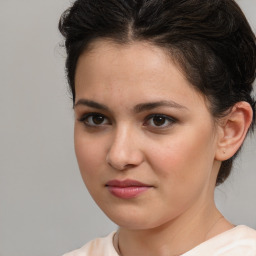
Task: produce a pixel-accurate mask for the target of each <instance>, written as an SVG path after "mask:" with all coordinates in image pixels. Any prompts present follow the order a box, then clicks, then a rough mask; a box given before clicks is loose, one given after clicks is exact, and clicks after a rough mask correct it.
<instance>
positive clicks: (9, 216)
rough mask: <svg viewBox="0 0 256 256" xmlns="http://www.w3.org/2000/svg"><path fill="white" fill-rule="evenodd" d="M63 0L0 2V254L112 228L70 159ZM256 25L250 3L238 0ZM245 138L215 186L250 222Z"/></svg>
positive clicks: (56, 249) (252, 151)
mask: <svg viewBox="0 0 256 256" xmlns="http://www.w3.org/2000/svg"><path fill="white" fill-rule="evenodd" d="M69 3H70V1H68V0H43V1H42V0H0V24H1V28H0V81H1V92H0V120H1V121H0V157H1V158H0V159H1V161H0V203H1V204H0V256H46V255H47V256H54V255H61V254H62V253H64V252H67V251H70V250H71V249H74V248H77V247H79V246H81V245H83V244H84V243H85V242H86V241H88V240H90V239H92V238H94V237H97V236H101V235H106V234H107V233H108V232H110V231H112V230H113V229H115V228H116V227H115V225H114V224H113V223H111V222H110V221H109V220H108V219H107V218H106V217H105V216H104V215H103V214H102V213H101V211H100V210H99V209H98V207H97V206H96V205H95V204H94V203H93V201H92V200H91V199H90V197H89V195H88V193H87V191H86V189H85V188H84V185H83V183H82V180H81V178H80V174H79V170H78V167H77V163H76V160H75V155H74V152H73V151H74V149H73V113H72V105H71V100H70V98H69V94H68V91H67V83H66V80H65V75H64V60H65V53H64V51H63V50H62V49H60V47H59V43H60V42H61V37H60V35H59V33H58V31H57V23H58V19H59V16H60V14H61V13H62V11H64V9H65V8H66V7H68V6H69ZM238 3H239V4H240V5H241V7H242V8H243V9H244V11H245V13H246V15H247V17H248V18H249V21H250V23H251V25H252V27H253V29H254V31H256V15H255V13H256V1H255V0H240V1H238ZM255 138H256V137H255V135H254V137H250V139H248V140H247V143H246V144H247V145H246V147H245V148H244V150H243V154H242V157H241V158H239V159H238V161H237V162H236V168H235V171H234V172H233V174H232V176H231V177H230V179H229V180H228V181H227V182H226V183H225V184H224V185H223V186H221V187H219V188H218V189H217V191H216V201H217V204H218V206H219V207H220V209H221V210H222V212H223V213H224V214H225V215H226V216H227V217H228V218H229V219H230V220H231V221H233V222H234V223H235V224H240V223H243V224H247V225H249V226H251V227H254V228H256V216H255V212H256V203H255V202H256V199H255V198H256V186H255V181H256V170H255V169H256V168H255V165H256V143H255Z"/></svg>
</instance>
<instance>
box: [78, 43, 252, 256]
mask: <svg viewBox="0 0 256 256" xmlns="http://www.w3.org/2000/svg"><path fill="white" fill-rule="evenodd" d="M75 90H76V100H75V106H74V110H75V119H76V120H75V129H74V137H75V151H76V156H77V160H78V164H79V168H80V171H81V175H82V178H83V180H84V183H85V185H86V186H87V188H88V191H89V192H90V194H91V196H92V197H93V199H94V200H95V202H96V203H97V204H98V205H99V207H100V208H101V209H102V210H103V211H104V212H105V214H106V215H107V216H108V217H109V218H110V219H111V220H112V221H114V222H115V223H116V224H117V225H119V227H120V228H119V231H118V240H119V241H118V243H119V249H120V251H121V253H122V255H125V256H129V255H147V256H150V255H160V256H161V255H178V254H181V253H184V252H186V251H188V250H190V249H191V248H193V247H195V246H196V245H198V244H200V243H201V242H203V241H205V240H207V239H209V238H211V237H213V236H215V235H217V234H219V233H221V232H224V231H226V230H228V229H230V228H232V227H233V225H232V224H230V223H229V222H228V221H227V220H225V218H224V217H223V216H222V215H221V214H220V212H219V211H218V210H217V208H216V206H215V203H214V188H215V182H216V177H217V173H218V170H219V168H220V164H221V161H222V160H224V159H225V158H228V157H229V156H230V154H232V152H231V150H230V152H229V147H228V146H227V145H228V140H227V138H228V135H229V134H228V132H229V131H232V134H235V133H234V132H233V130H232V125H233V124H235V122H233V123H231V122H229V121H227V120H226V121H225V120H224V121H223V122H222V125H219V124H216V122H214V119H213V117H212V115H211V113H210V112H209V110H208V107H207V102H206V101H205V99H204V98H203V96H202V95H201V94H199V93H198V92H196V91H195V90H194V89H193V87H192V86H191V85H190V84H189V82H188V81H187V80H186V78H185V77H184V75H183V74H182V72H181V71H180V68H179V67H178V66H177V65H176V64H174V63H173V62H172V61H171V60H170V59H169V58H168V57H167V56H166V53H165V52H164V51H163V50H162V49H160V48H158V47H156V46H152V45H150V44H147V43H142V42H134V43H132V44H129V45H118V44H114V43H113V42H109V41H104V40H101V41H98V42H95V43H94V44H93V45H92V48H91V49H90V51H86V52H84V53H83V54H82V55H81V56H80V58H79V61H78V65H77V70H76V76H75ZM92 102H93V103H94V104H91V103H92ZM152 102H153V103H155V102H161V103H163V102H164V103H166V102H168V105H166V104H165V105H163V104H160V106H154V107H152V105H151V108H149V107H145V104H147V103H152ZM95 103H97V104H95ZM141 104H144V105H143V106H144V108H143V107H141V106H142V105H141ZM102 106H104V108H103V107H102ZM138 106H140V108H139V107H138ZM147 106H148V105H147ZM238 108H239V107H238ZM240 110H241V107H240ZM92 112H93V113H95V112H96V113H98V114H100V118H92V116H90V115H89V116H88V114H90V113H92ZM240 112H241V111H240ZM155 114H161V115H164V116H162V119H161V120H160V121H162V123H161V122H160V125H159V123H158V122H159V119H154V118H152V115H155ZM231 114H232V113H231ZM247 119H248V122H249V119H250V115H248V117H247ZM95 120H96V123H95V122H94V121H95ZM228 120H229V119H228ZM157 121H158V122H157ZM227 123H228V124H229V126H228V127H229V130H225V129H224V128H223V127H224V125H226V124H227ZM156 124H158V125H156ZM244 129H246V127H245V128H244ZM244 136H245V135H244ZM243 138H244V137H243ZM243 138H241V141H242V140H243ZM241 143H242V142H241ZM223 147H225V153H223ZM233 148H234V147H233ZM234 150H235V149H234ZM225 154H226V155H225ZM113 179H118V180H125V179H133V180H137V181H140V182H142V183H146V184H149V185H150V186H151V187H150V189H148V190H147V191H145V192H144V193H142V194H140V195H139V196H137V197H135V198H132V199H121V198H117V197H115V196H113V195H112V194H111V193H110V192H109V190H108V189H107V187H106V183H107V182H108V181H110V180H113ZM117 246H118V245H117V236H116V238H115V247H116V249H117ZM117 250H118V249H117Z"/></svg>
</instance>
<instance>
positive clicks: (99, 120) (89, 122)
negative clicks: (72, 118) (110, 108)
mask: <svg viewBox="0 0 256 256" xmlns="http://www.w3.org/2000/svg"><path fill="white" fill-rule="evenodd" d="M78 121H80V122H82V123H84V124H85V125H86V126H91V127H93V126H94V127H95V126H102V125H106V124H110V122H109V120H108V119H107V118H106V117H105V116H104V115H102V114H99V113H89V114H86V115H84V116H82V117H81V118H80V119H78Z"/></svg>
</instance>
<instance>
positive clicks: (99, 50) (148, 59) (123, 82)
mask: <svg viewBox="0 0 256 256" xmlns="http://www.w3.org/2000/svg"><path fill="white" fill-rule="evenodd" d="M75 90H76V101H77V100H78V99H79V98H81V97H85V95H87V98H88V96H90V97H92V98H95V99H96V100H100V101H104V100H110V97H112V100H115V101H116V100H117V99H122V103H124V102H125V101H131V100H132V101H134V100H135V99H136V100H137V101H141V102H142V101H143V102H144V101H145V100H148V101H155V100H167V98H169V99H171V100H175V101H178V102H177V103H178V104H179V102H180V103H182V102H184V101H186V102H187V104H192V103H193V104H194V103H195V102H197V101H198V98H200V100H201V99H202V96H201V94H199V93H198V92H197V91H196V90H195V89H194V88H193V86H192V85H191V84H190V83H189V82H188V81H187V79H186V78H185V76H184V75H183V73H182V71H181V70H180V68H179V66H178V65H177V64H175V63H174V62H173V61H172V60H171V58H170V55H168V54H167V52H166V51H165V50H163V49H162V48H160V47H157V46H154V45H152V44H149V43H145V42H133V43H130V44H125V45H121V44H118V43H114V42H111V41H107V40H99V41H96V42H94V43H93V44H92V45H90V48H89V49H88V50H87V51H85V52H84V53H83V54H82V55H81V56H80V58H79V60H78V64H77V70H76V76H75ZM135 95H136V97H135ZM136 103H137V104H139V103H140V102H136Z"/></svg>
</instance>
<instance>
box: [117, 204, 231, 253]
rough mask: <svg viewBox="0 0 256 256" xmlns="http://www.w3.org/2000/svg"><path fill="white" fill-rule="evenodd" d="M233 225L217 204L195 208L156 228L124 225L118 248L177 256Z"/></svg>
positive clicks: (129, 251)
mask: <svg viewBox="0 0 256 256" xmlns="http://www.w3.org/2000/svg"><path fill="white" fill-rule="evenodd" d="M232 227H233V226H232V225H231V224H230V223H229V222H228V221H227V220H225V218H224V217H223V216H222V215H221V213H220V212H219V211H218V210H217V208H216V207H215V204H214V205H212V206H211V207H205V208H201V209H200V211H195V210H194V211H193V209H192V210H190V211H188V212H187V213H186V214H183V215H182V216H179V217H177V218H176V219H175V220H171V221H170V222H167V223H165V224H164V225H162V226H159V227H156V228H151V229H145V230H131V229H127V228H124V227H120V229H119V231H118V232H117V235H116V238H115V247H116V249H117V251H118V250H119V254H120V255H122V256H131V255H147V256H151V255H152V256H153V255H159V256H167V255H168V256H176V255H181V254H183V253H185V252H187V251H189V250H191V249H192V248H194V247H195V246H197V245H199V244H200V243H202V242H204V241H206V240H208V239H210V238H212V237H214V236H216V235H218V234H220V233H222V232H224V231H226V230H228V229H230V228H232Z"/></svg>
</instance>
